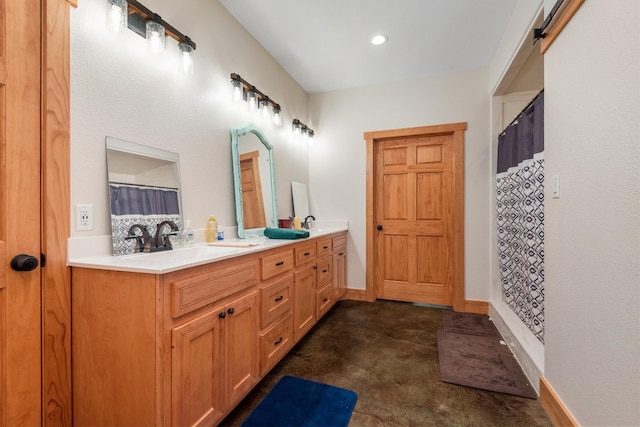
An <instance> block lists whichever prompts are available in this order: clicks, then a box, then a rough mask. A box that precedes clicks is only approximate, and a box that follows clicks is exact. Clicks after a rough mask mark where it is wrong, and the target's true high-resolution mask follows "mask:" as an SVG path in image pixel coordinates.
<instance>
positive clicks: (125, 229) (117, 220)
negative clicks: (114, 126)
mask: <svg viewBox="0 0 640 427" xmlns="http://www.w3.org/2000/svg"><path fill="white" fill-rule="evenodd" d="M106 148H107V175H108V181H109V206H110V209H111V240H112V243H113V254H114V255H126V254H130V253H134V252H140V251H141V249H144V248H143V245H147V244H151V240H152V239H148V240H147V239H145V241H144V242H143V239H142V238H137V237H136V238H131V236H130V231H132V230H133V229H137V231H135V234H136V235H138V234H140V235H142V234H146V233H144V231H143V229H144V228H145V227H146V231H147V232H148V233H149V235H150V236H151V237H152V238H154V239H155V238H157V237H158V236H156V231H157V228H158V225H159V224H160V223H162V222H164V221H170V222H173V223H174V224H175V225H176V226H177V228H179V229H182V226H181V217H180V207H181V198H180V167H179V157H178V154H176V153H172V152H169V151H165V150H160V149H157V148H153V147H148V146H145V145H141V144H136V143H134V142H129V141H123V140H120V139H115V138H111V137H107V138H106ZM135 225H139V226H140V227H139V228H138V227H134V226H135ZM167 225H169V224H167ZM171 228H173V226H169V227H166V229H165V228H164V227H163V230H160V231H161V232H164V231H167V232H170V231H171ZM132 234H133V233H132ZM160 237H161V238H157V240H153V244H154V245H156V246H160V245H163V242H165V241H168V239H166V238H162V237H163V236H160ZM169 246H170V245H169Z"/></svg>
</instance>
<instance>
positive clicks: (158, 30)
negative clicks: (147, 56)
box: [147, 21, 166, 53]
mask: <svg viewBox="0 0 640 427" xmlns="http://www.w3.org/2000/svg"><path fill="white" fill-rule="evenodd" d="M165 39H166V37H165V35H164V27H163V26H162V24H161V23H159V22H156V21H147V46H148V47H149V50H150V51H151V52H153V53H160V52H162V51H163V50H164V46H165Z"/></svg>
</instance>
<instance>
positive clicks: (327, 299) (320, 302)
mask: <svg viewBox="0 0 640 427" xmlns="http://www.w3.org/2000/svg"><path fill="white" fill-rule="evenodd" d="M332 295H333V288H332V287H331V284H328V285H327V286H325V287H324V288H322V289H320V290H319V291H318V292H316V320H320V318H321V317H322V316H324V315H325V313H326V312H327V311H329V309H330V308H331V303H332V302H333V301H332Z"/></svg>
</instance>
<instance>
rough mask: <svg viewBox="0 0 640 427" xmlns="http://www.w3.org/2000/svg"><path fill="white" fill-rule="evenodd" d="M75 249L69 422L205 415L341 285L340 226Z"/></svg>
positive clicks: (235, 394) (243, 385)
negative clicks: (111, 250) (237, 241)
mask: <svg viewBox="0 0 640 427" xmlns="http://www.w3.org/2000/svg"><path fill="white" fill-rule="evenodd" d="M263 240H264V242H263V244H261V245H258V246H253V247H249V248H235V247H234V248H230V247H211V246H196V247H193V248H182V249H176V250H174V251H168V252H163V253H157V254H140V255H133V256H124V257H113V256H111V257H104V259H103V260H102V261H101V260H100V259H98V258H87V259H83V258H78V259H75V260H70V265H71V266H72V313H73V322H72V325H73V327H72V332H73V333H72V351H73V353H72V354H73V390H74V393H73V418H74V423H75V424H76V425H96V424H100V425H114V426H115V425H120V426H125V425H126V426H132V425H135V426H145V425H147V426H169V425H172V426H192V425H203V426H204V425H216V424H217V423H219V422H220V421H221V420H222V419H223V418H224V417H225V415H227V414H228V413H229V412H230V411H231V410H232V409H233V408H234V407H235V406H236V405H237V404H238V402H240V400H242V398H243V397H244V396H246V394H247V393H248V392H249V391H250V390H251V389H252V388H253V387H254V386H255V385H256V384H257V383H258V381H260V379H261V378H262V377H264V376H265V375H266V374H267V373H268V372H269V370H271V369H272V368H273V367H274V366H275V365H276V364H277V362H278V361H279V360H280V359H282V357H284V356H285V355H286V354H287V353H288V352H289V350H290V349H291V348H292V347H293V345H294V344H295V343H296V342H298V341H299V340H300V339H302V337H304V335H305V334H306V333H307V332H308V331H309V330H310V329H311V328H312V327H313V326H314V325H315V323H316V322H317V321H318V320H319V319H320V318H321V317H322V316H323V315H324V314H325V313H326V312H327V311H328V310H329V309H330V308H331V307H332V306H333V304H335V302H336V301H338V300H339V299H340V298H341V297H342V296H343V294H344V292H345V290H346V256H347V248H346V247H347V231H346V229H340V230H336V229H333V230H325V231H319V232H314V233H312V236H311V237H310V238H308V239H301V240H293V241H292V240H267V239H263Z"/></svg>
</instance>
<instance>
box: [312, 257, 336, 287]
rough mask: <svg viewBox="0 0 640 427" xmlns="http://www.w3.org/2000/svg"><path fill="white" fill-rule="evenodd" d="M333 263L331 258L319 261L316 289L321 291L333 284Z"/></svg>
mask: <svg viewBox="0 0 640 427" xmlns="http://www.w3.org/2000/svg"><path fill="white" fill-rule="evenodd" d="M332 264H333V261H332V259H331V257H327V258H322V259H319V260H318V273H317V274H318V275H317V276H316V277H317V281H316V288H317V289H321V288H323V287H324V286H325V285H327V284H328V283H330V282H331V278H332V277H333V273H332V270H331V266H332Z"/></svg>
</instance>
